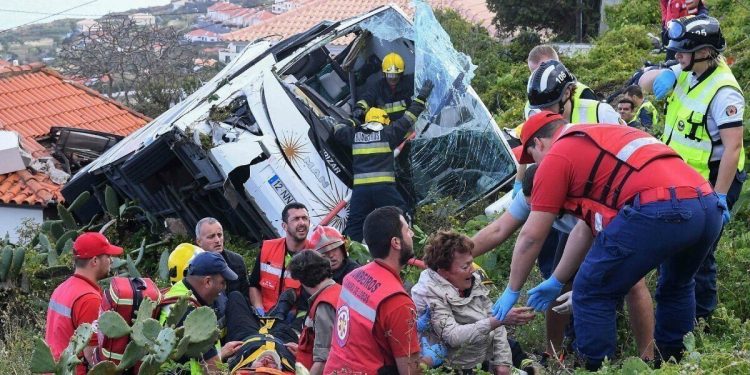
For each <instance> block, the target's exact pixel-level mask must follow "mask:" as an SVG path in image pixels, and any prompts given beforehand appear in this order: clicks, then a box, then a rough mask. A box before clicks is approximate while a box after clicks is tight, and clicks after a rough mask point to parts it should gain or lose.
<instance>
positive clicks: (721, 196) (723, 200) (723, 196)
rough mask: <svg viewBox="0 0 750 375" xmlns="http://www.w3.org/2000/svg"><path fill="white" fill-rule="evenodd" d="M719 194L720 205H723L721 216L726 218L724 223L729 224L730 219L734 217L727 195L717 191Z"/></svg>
mask: <svg viewBox="0 0 750 375" xmlns="http://www.w3.org/2000/svg"><path fill="white" fill-rule="evenodd" d="M716 195H718V196H719V207H721V217H722V219H724V225H727V223H728V222H729V219H730V218H732V214H731V212H730V211H729V205H728V204H727V195H726V194H722V193H716Z"/></svg>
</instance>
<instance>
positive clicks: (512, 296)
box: [492, 285, 520, 321]
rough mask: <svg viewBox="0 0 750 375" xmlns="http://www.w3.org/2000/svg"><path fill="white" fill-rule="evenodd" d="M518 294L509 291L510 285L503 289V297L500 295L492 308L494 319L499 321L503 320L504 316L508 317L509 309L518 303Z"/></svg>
mask: <svg viewBox="0 0 750 375" xmlns="http://www.w3.org/2000/svg"><path fill="white" fill-rule="evenodd" d="M519 294H520V293H519V292H516V291H513V290H512V289H510V285H508V286H507V287H506V288H505V291H503V295H501V296H500V298H498V299H497V302H495V305H494V306H492V315H494V316H495V319H497V320H500V321H502V320H504V319H505V316H506V315H508V312H509V311H510V309H512V308H513V305H515V304H516V301H518V295H519Z"/></svg>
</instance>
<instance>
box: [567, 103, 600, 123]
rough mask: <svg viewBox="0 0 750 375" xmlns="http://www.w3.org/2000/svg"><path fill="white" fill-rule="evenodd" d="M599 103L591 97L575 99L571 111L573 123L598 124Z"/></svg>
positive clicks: (571, 121)
mask: <svg viewBox="0 0 750 375" xmlns="http://www.w3.org/2000/svg"><path fill="white" fill-rule="evenodd" d="M599 104H601V103H599V102H598V101H596V100H591V99H578V100H575V101H573V108H572V109H571V112H570V123H571V124H598V123H600V122H601V121H599Z"/></svg>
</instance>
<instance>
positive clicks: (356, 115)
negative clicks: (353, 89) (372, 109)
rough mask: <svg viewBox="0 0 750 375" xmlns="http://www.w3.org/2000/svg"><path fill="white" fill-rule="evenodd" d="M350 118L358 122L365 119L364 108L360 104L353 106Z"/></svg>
mask: <svg viewBox="0 0 750 375" xmlns="http://www.w3.org/2000/svg"><path fill="white" fill-rule="evenodd" d="M352 118H353V119H355V120H357V121H359V122H360V123H361V122H363V121H365V109H364V108H362V107H360V106H355V107H354V109H353V110H352Z"/></svg>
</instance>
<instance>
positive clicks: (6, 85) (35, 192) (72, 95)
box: [0, 64, 150, 205]
mask: <svg viewBox="0 0 750 375" xmlns="http://www.w3.org/2000/svg"><path fill="white" fill-rule="evenodd" d="M148 121H150V119H149V118H148V117H146V116H145V115H142V114H140V113H138V112H135V111H133V110H131V109H128V108H127V107H125V106H123V105H122V104H120V103H118V102H116V101H114V100H111V99H108V98H106V97H104V96H103V95H101V94H99V93H98V92H96V91H94V90H91V89H89V88H87V87H85V86H82V85H80V84H77V83H74V82H72V81H69V80H66V79H65V78H63V77H62V76H61V75H60V74H59V73H57V72H56V71H54V70H52V69H48V68H45V66H44V65H43V64H32V65H23V66H10V67H2V68H0V130H10V131H15V132H16V133H18V134H19V135H20V136H21V143H22V145H23V148H24V149H25V150H26V151H28V152H29V153H31V154H32V157H34V158H38V157H41V156H45V155H47V154H48V153H47V150H45V148H44V147H43V146H42V145H41V144H39V143H38V142H37V138H39V137H44V136H47V135H48V134H49V132H50V128H51V127H53V126H67V127H73V128H79V129H87V130H96V131H101V132H106V133H113V134H118V135H123V136H124V135H128V134H130V133H132V132H133V131H135V130H136V129H138V128H140V127H142V126H143V125H145V124H146V123H147V122H148ZM60 188H61V186H60V185H57V184H55V183H53V182H52V181H51V180H50V178H49V176H48V175H46V174H44V173H32V172H29V171H28V170H22V171H17V172H13V173H8V174H5V175H0V203H5V204H29V205H46V204H48V203H50V202H53V201H57V202H59V201H62V199H63V198H62V195H61V194H60Z"/></svg>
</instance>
